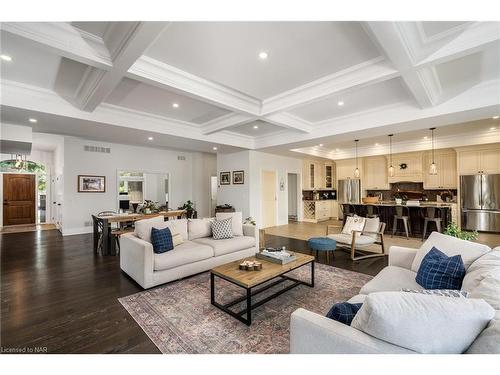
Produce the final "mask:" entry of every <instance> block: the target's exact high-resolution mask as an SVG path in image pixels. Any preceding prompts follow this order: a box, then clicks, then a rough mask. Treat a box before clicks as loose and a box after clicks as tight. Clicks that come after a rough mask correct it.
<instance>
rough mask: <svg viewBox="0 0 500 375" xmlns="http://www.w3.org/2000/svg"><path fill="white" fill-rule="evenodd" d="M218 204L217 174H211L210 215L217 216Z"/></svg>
mask: <svg viewBox="0 0 500 375" xmlns="http://www.w3.org/2000/svg"><path fill="white" fill-rule="evenodd" d="M216 206H217V176H210V213H209V216H210V217H214V216H215V207H216Z"/></svg>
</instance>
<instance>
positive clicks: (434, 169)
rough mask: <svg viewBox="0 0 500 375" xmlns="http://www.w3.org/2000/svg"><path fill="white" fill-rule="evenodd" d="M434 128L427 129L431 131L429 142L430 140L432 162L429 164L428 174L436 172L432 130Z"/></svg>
mask: <svg viewBox="0 0 500 375" xmlns="http://www.w3.org/2000/svg"><path fill="white" fill-rule="evenodd" d="M435 129H436V128H430V129H429V130H430V131H431V142H432V163H431V165H430V166H429V174H430V175H436V174H437V166H436V163H435V162H434V130H435Z"/></svg>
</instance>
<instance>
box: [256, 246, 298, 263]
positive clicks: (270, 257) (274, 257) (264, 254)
mask: <svg viewBox="0 0 500 375" xmlns="http://www.w3.org/2000/svg"><path fill="white" fill-rule="evenodd" d="M255 257H256V258H258V259H265V260H267V261H269V262H272V263H277V264H287V263H290V262H293V261H294V260H296V259H297V257H296V256H295V255H294V254H293V253H289V252H287V251H272V252H271V251H267V250H266V249H264V250H262V251H261V252H260V253H257V254H255Z"/></svg>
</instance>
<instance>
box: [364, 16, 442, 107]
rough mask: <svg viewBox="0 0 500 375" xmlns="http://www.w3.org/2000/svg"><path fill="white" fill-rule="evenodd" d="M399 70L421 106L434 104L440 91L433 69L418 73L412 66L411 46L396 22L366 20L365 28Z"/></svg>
mask: <svg viewBox="0 0 500 375" xmlns="http://www.w3.org/2000/svg"><path fill="white" fill-rule="evenodd" d="M365 29H366V30H367V31H368V32H369V33H370V34H371V36H372V38H373V40H374V41H375V42H376V43H377V44H378V46H379V48H381V49H382V51H383V52H384V53H385V54H386V56H387V57H388V58H389V60H390V61H391V62H392V63H393V64H394V67H395V68H396V69H398V70H399V72H400V74H401V77H402V78H403V81H404V82H405V83H406V86H407V87H408V89H409V90H410V92H411V93H412V95H413V96H414V97H415V99H416V101H417V102H418V104H419V105H420V106H421V107H422V108H428V107H432V106H433V105H435V104H436V102H437V100H438V98H439V96H440V95H441V92H440V85H439V84H438V83H437V82H439V78H438V77H437V74H436V72H435V70H434V69H431V68H425V69H428V71H426V72H424V73H421V74H419V73H418V72H417V71H416V69H415V68H414V53H413V51H412V48H413V46H411V45H409V42H408V39H409V38H407V37H405V36H404V35H403V33H402V31H401V29H400V28H399V27H398V23H397V22H367V23H366V28H365Z"/></svg>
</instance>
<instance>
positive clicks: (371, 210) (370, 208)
mask: <svg viewBox="0 0 500 375" xmlns="http://www.w3.org/2000/svg"><path fill="white" fill-rule="evenodd" d="M365 207H366V212H365V217H368V218H376V217H379V216H380V211H379V208H378V206H375V205H373V204H367V205H366V206H365Z"/></svg>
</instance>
